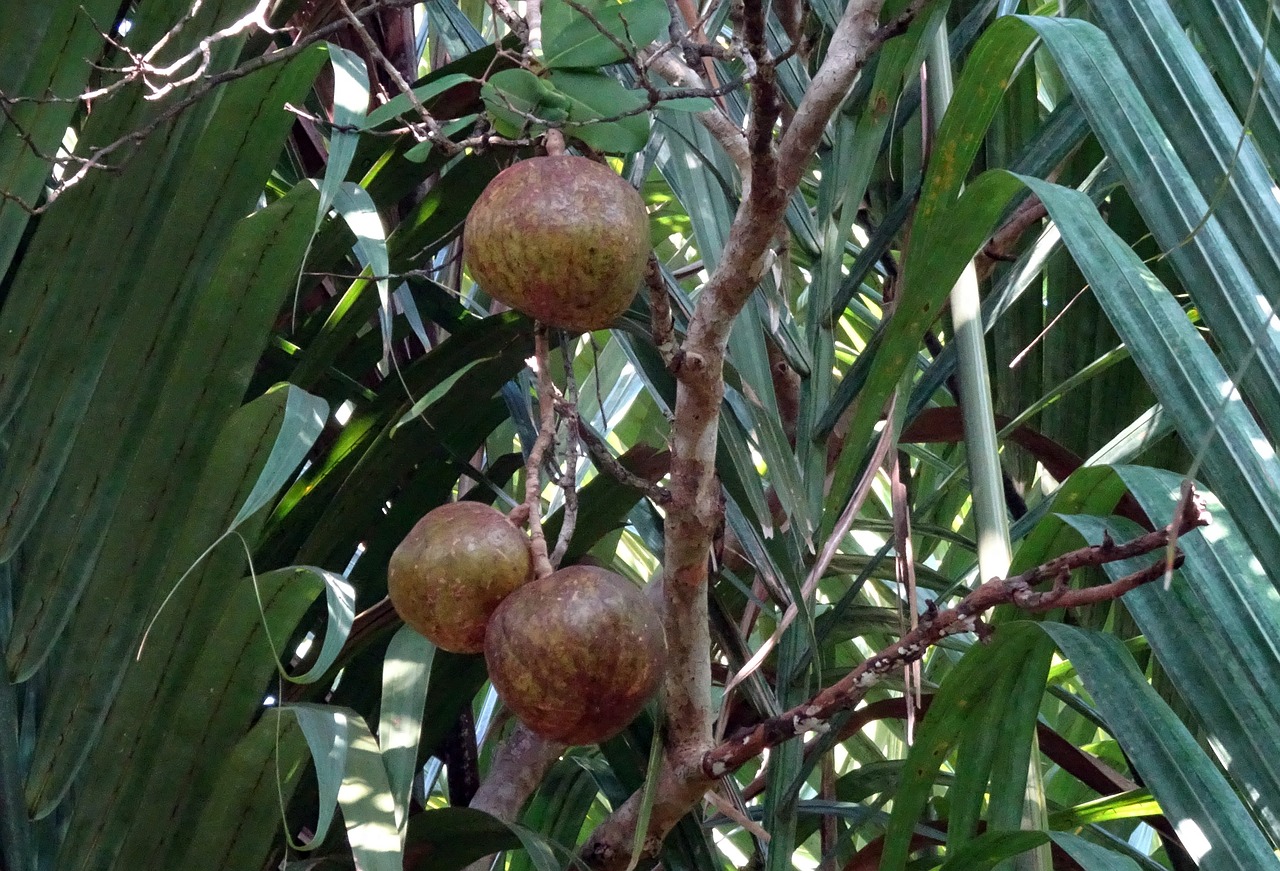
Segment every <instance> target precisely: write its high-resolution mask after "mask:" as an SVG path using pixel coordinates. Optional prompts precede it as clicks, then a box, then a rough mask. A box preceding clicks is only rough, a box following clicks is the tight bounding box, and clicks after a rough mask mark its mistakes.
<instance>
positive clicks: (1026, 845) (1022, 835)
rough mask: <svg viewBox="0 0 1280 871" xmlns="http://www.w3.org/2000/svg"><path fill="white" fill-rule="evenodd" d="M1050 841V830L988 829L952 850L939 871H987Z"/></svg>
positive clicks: (948, 852)
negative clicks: (1048, 831) (1015, 830)
mask: <svg viewBox="0 0 1280 871" xmlns="http://www.w3.org/2000/svg"><path fill="white" fill-rule="evenodd" d="M1048 842H1049V835H1048V833H1046V832H1010V831H999V830H991V831H986V832H983V833H982V834H981V835H979V836H978V837H976V838H974V839H973V840H972V841H970V842H969V843H967V844H965V845H964V846H963V847H961V848H960V849H959V850H956V851H955V852H954V853H953V852H951V851H950V850H948V851H947V861H945V862H943V863H942V865H941V866H940V867H939V869H938V871H987V869H990V868H994V867H995V866H996V865H998V864H999V863H1000V862H1003V861H1004V860H1005V859H1012V858H1013V857H1014V856H1017V855H1019V854H1021V853H1025V852H1027V851H1028V850H1034V849H1035V848H1036V847H1039V846H1040V845H1041V844H1046V843H1048Z"/></svg>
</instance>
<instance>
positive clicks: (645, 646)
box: [484, 566, 667, 744]
mask: <svg viewBox="0 0 1280 871" xmlns="http://www.w3.org/2000/svg"><path fill="white" fill-rule="evenodd" d="M666 654H667V647H666V641H665V639H664V637H663V634H662V621H661V620H659V619H658V614H657V612H656V611H655V610H654V608H653V606H652V605H650V604H649V600H648V599H647V598H645V595H644V593H642V592H641V591H640V590H638V589H637V588H636V587H635V586H634V585H633V584H631V583H630V582H628V581H626V580H624V579H623V578H620V577H618V576H617V575H615V574H613V573H612V572H607V571H605V570H604V569H599V568H595V567H594V566H570V567H569V568H566V569H561V570H560V571H558V572H555V573H553V574H551V575H548V576H547V577H545V578H540V579H539V580H536V581H531V582H530V583H528V584H525V585H524V586H523V587H521V588H520V589H519V590H516V591H515V592H514V593H512V594H511V595H510V596H508V597H507V598H506V600H505V601H504V602H503V603H502V604H501V605H500V606H499V607H498V610H497V611H495V612H494V613H493V619H492V620H490V621H489V634H488V635H487V636H486V637H485V642H484V658H485V661H486V662H487V663H488V665H489V679H490V680H491V681H493V686H494V689H496V690H497V691H498V697H499V698H501V699H502V701H503V702H504V703H505V704H506V705H507V707H508V708H510V709H511V710H512V711H513V712H514V713H515V715H516V716H517V717H519V718H520V719H521V721H523V722H524V724H525V725H526V726H528V727H529V728H530V729H532V730H533V731H534V732H536V733H538V734H539V735H542V736H543V737H544V738H549V739H551V740H553V741H561V742H563V743H565V744H595V743H598V742H600V741H604V740H605V739H607V738H612V737H613V736H614V735H616V734H618V733H619V732H621V731H622V729H623V727H625V726H626V725H627V724H628V723H630V722H631V721H632V720H633V719H635V716H636V714H638V713H640V709H641V708H643V707H644V704H645V702H646V701H648V700H649V697H650V696H652V695H653V693H654V691H655V690H656V689H657V688H658V682H659V681H660V680H661V678H662V672H663V668H664V667H665V664H666Z"/></svg>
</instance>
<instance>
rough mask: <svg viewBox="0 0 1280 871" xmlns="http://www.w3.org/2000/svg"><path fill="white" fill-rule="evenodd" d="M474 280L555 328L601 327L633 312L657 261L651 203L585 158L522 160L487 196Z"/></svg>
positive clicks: (473, 224)
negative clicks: (648, 268)
mask: <svg viewBox="0 0 1280 871" xmlns="http://www.w3.org/2000/svg"><path fill="white" fill-rule="evenodd" d="M463 252H464V255H463V256H464V259H465V261H466V265H467V268H468V269H470V270H471V277H472V278H474V279H475V280H476V281H477V282H479V284H480V286H481V287H482V288H484V290H485V292H486V293H488V294H489V295H490V296H492V297H493V298H494V299H497V300H499V301H500V302H503V303H505V304H507V305H509V306H511V308H514V309H517V310H518V311H522V312H524V313H525V314H527V315H529V316H530V317H532V318H537V319H538V320H540V321H542V322H543V323H545V324H549V325H551V326H553V327H561V328H563V329H566V330H577V331H585V330H599V329H604V328H605V327H607V326H609V325H610V324H611V323H613V322H614V320H616V319H617V317H618V315H620V314H622V313H623V312H624V311H626V310H627V306H629V305H631V300H632V299H634V298H635V295H636V290H637V289H638V288H639V286H640V281H641V280H642V279H643V278H644V270H645V264H646V263H647V262H648V259H649V217H648V214H647V213H646V212H645V208H644V201H643V200H642V199H640V195H639V194H637V193H636V192H635V189H634V188H632V187H631V185H629V184H627V183H626V182H625V181H623V180H622V179H621V178H619V177H618V175H617V174H616V173H614V172H613V171H612V170H611V169H609V168H608V167H606V166H602V165H600V164H598V163H595V162H594V161H590V160H587V159H586V158H585V157H574V156H573V155H567V154H562V155H556V156H553V157H534V158H531V159H529V160H522V161H520V162H519V163H517V164H514V165H513V166H511V167H508V168H507V169H505V170H503V171H502V172H500V173H498V175H497V177H496V178H494V180H493V181H491V182H489V186H488V187H486V188H485V189H484V192H483V193H482V194H480V198H479V199H477V200H476V203H475V205H474V206H472V207H471V213H470V214H469V215H468V216H467V223H466V226H465V228H464V229H463Z"/></svg>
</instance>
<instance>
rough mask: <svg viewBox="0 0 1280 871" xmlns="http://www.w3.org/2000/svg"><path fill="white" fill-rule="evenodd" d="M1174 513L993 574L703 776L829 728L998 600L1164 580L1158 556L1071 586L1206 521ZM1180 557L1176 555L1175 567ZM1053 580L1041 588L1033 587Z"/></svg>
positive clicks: (1198, 511)
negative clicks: (1157, 523) (1080, 574)
mask: <svg viewBox="0 0 1280 871" xmlns="http://www.w3.org/2000/svg"><path fill="white" fill-rule="evenodd" d="M1178 507H1179V513H1178V515H1177V516H1176V517H1174V519H1173V520H1172V521H1171V522H1170V523H1169V525H1168V526H1166V527H1164V528H1163V529H1158V530H1156V531H1154V532H1148V533H1146V534H1144V535H1140V536H1138V537H1137V538H1134V539H1131V540H1130V541H1127V542H1124V543H1123V544H1116V543H1115V542H1113V541H1111V540H1110V538H1107V539H1104V540H1103V542H1102V543H1101V544H1098V545H1093V546H1091V547H1082V548H1080V549H1078V550H1073V551H1071V552H1070V553H1066V554H1063V555H1062V556H1060V557H1057V558H1056V559H1052V560H1050V561H1049V562H1047V563H1045V564H1043V565H1041V566H1038V567H1036V568H1034V569H1030V570H1029V571H1025V572H1023V573H1022V574H1019V575H1015V576H1013V577H1011V578H1005V579H1000V578H993V579H992V580H989V581H987V582H986V583H984V584H982V585H981V586H979V587H978V588H977V589H975V590H974V591H973V592H971V593H970V594H969V595H967V596H965V597H964V598H963V599H962V600H961V601H960V603H959V604H958V605H956V606H955V607H954V608H949V609H947V610H945V611H937V610H933V611H932V612H931V613H926V614H924V615H922V616H921V618H920V623H919V625H918V626H917V627H916V628H915V629H913V630H912V631H910V632H908V633H907V634H906V635H904V636H903V637H902V638H901V639H899V640H898V641H896V642H894V643H893V644H890V645H889V646H887V647H885V648H884V649H883V650H881V651H880V652H879V653H877V654H876V655H875V656H872V657H871V658H870V659H867V660H866V661H864V662H863V663H862V664H861V665H859V666H857V667H856V668H854V669H853V670H852V671H850V672H849V673H848V674H847V675H845V676H844V677H843V678H841V679H840V680H839V681H838V682H837V683H835V684H833V685H831V686H830V687H828V688H827V689H825V690H823V691H822V692H820V693H818V694H817V695H816V696H814V697H813V698H812V699H810V700H809V701H807V702H805V703H804V704H802V705H797V706H796V707H794V708H792V709H791V710H789V711H786V712H785V713H783V714H780V715H779V716H777V717H773V718H771V719H769V720H765V721H764V722H762V723H760V724H758V725H756V726H754V727H752V728H751V729H749V730H748V731H747V732H746V733H744V734H741V735H736V736H734V737H731V738H730V739H729V740H727V741H725V742H724V743H723V744H721V745H719V746H718V747H716V748H715V749H714V750H712V751H711V752H709V753H708V754H707V755H706V758H705V759H704V760H703V766H702V767H703V775H704V776H705V777H707V778H718V777H722V776H724V775H725V774H726V773H728V772H731V771H734V770H735V769H737V768H738V767H739V766H741V765H742V764H743V763H745V762H747V761H748V760H749V759H752V758H754V757H755V756H757V755H759V753H760V752H761V751H763V750H765V749H767V748H769V747H773V746H775V745H777V744H780V743H782V742H783V741H786V740H789V739H791V738H793V737H795V736H796V735H800V734H803V733H804V732H820V731H824V730H825V729H828V728H830V727H829V725H828V723H827V721H828V720H830V719H831V718H832V717H833V716H835V715H836V714H838V713H840V712H841V711H846V710H849V709H850V708H852V707H854V706H855V705H857V704H858V702H860V701H861V700H862V699H863V697H865V696H866V694H867V691H868V690H869V689H870V688H871V687H872V686H874V685H875V684H876V683H878V682H879V681H880V680H881V679H882V678H883V677H884V676H886V675H888V674H891V673H892V672H894V671H896V670H898V669H899V668H902V667H903V666H904V665H905V664H907V663H911V662H916V661H918V660H919V659H921V658H922V657H923V656H924V654H925V652H926V651H928V649H929V648H930V647H933V646H934V645H936V644H937V643H938V642H939V641H941V640H942V639H944V638H947V637H948V636H951V635H958V634H962V633H965V632H978V633H980V634H981V633H983V632H990V631H991V630H990V629H989V628H988V627H985V626H984V625H983V624H982V622H981V618H982V615H983V614H985V613H986V612H987V611H989V610H991V609H992V608H994V607H996V606H997V605H1015V606H1017V607H1018V608H1021V609H1023V610H1024V611H1030V612H1032V613H1043V612H1045V611H1050V610H1053V609H1056V608H1079V607H1081V606H1084V605H1092V604H1095V603H1097V602H1108V601H1112V600H1114V599H1118V598H1120V597H1121V596H1123V595H1124V594H1125V593H1127V592H1129V591H1130V590H1133V589H1136V588H1137V587H1140V586H1142V585H1143V584H1148V583H1151V582H1152V581H1154V580H1157V579H1159V578H1162V577H1164V573H1165V571H1166V568H1167V567H1169V566H1170V564H1169V563H1167V562H1166V561H1165V559H1164V555H1163V554H1162V555H1161V559H1159V560H1158V561H1157V562H1155V563H1153V564H1152V565H1150V566H1148V567H1146V568H1144V569H1142V570H1140V571H1137V572H1134V573H1132V574H1129V575H1126V576H1124V577H1122V578H1118V579H1116V580H1114V581H1111V582H1110V583H1106V584H1098V585H1097V586H1092V587H1081V588H1076V589H1073V588H1072V587H1071V586H1070V585H1069V581H1070V577H1071V572H1072V571H1074V570H1076V569H1079V568H1083V567H1085V566H1100V565H1105V564H1106V563H1111V562H1116V561H1117V560H1123V559H1130V558H1132V557H1136V556H1141V555H1143V554H1148V553H1152V552H1154V551H1158V550H1161V549H1163V548H1164V547H1166V546H1167V545H1168V543H1169V541H1170V540H1171V539H1175V538H1176V537H1177V536H1179V535H1181V534H1183V533H1186V532H1188V531H1190V530H1192V529H1195V528H1196V527H1198V526H1204V525H1206V524H1208V522H1209V515H1208V512H1207V511H1206V510H1205V507H1204V501H1203V500H1202V499H1199V498H1192V499H1189V500H1187V501H1186V502H1184V503H1180V504H1179V506H1178ZM1180 561H1181V556H1180V555H1178V556H1176V557H1175V560H1174V563H1173V565H1174V566H1176V564H1177V563H1179V562H1180ZM1048 581H1052V584H1053V586H1052V587H1051V588H1050V589H1048V590H1044V591H1037V590H1035V589H1033V588H1034V587H1036V586H1037V585H1039V584H1042V583H1045V582H1048Z"/></svg>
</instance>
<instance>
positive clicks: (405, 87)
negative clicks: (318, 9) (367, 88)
mask: <svg viewBox="0 0 1280 871" xmlns="http://www.w3.org/2000/svg"><path fill="white" fill-rule="evenodd" d="M338 8H339V9H341V10H342V17H343V18H345V19H346V20H347V23H349V24H350V25H351V29H352V30H354V31H355V32H356V36H358V37H359V39H360V42H361V44H363V45H364V47H365V50H366V51H367V52H369V57H370V58H371V59H373V60H374V61H376V62H377V63H378V64H379V65H380V66H381V67H382V68H383V69H384V70H386V73H387V76H388V77H390V79H391V81H392V82H394V83H395V85H396V87H397V88H399V89H400V92H401V93H403V94H404V95H405V96H407V97H408V98H409V102H410V103H411V104H412V105H413V108H414V110H415V111H416V112H417V113H418V117H419V118H421V119H422V127H423V128H425V134H420V133H418V131H417V129H414V133H415V134H416V135H417V138H418V139H419V141H421V140H422V139H427V140H430V142H431V144H432V145H435V146H436V147H437V148H439V149H440V150H441V151H443V152H444V153H445V154H448V155H454V154H460V153H461V152H462V150H463V149H462V146H460V145H457V144H456V143H454V142H453V141H452V140H450V139H449V137H448V136H446V135H445V134H444V130H443V129H441V127H440V122H439V121H437V120H436V119H435V118H433V117H432V116H431V113H430V112H428V111H427V107H426V106H424V105H423V104H422V101H421V100H420V99H418V95H417V94H415V93H414V92H413V87H412V86H411V85H410V84H409V83H408V82H407V81H405V78H404V76H402V75H401V74H400V70H399V69H397V68H396V65H395V64H393V63H392V62H391V59H390V58H388V57H387V56H386V55H385V54H383V53H382V49H381V48H379V47H378V43H377V42H375V41H374V39H373V37H372V36H371V35H370V34H369V31H368V29H367V28H366V27H365V26H364V22H363V21H361V20H360V19H359V18H357V17H356V15H355V13H354V12H352V11H351V6H350V4H348V3H347V0H338ZM411 127H412V128H416V127H417V125H411Z"/></svg>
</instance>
